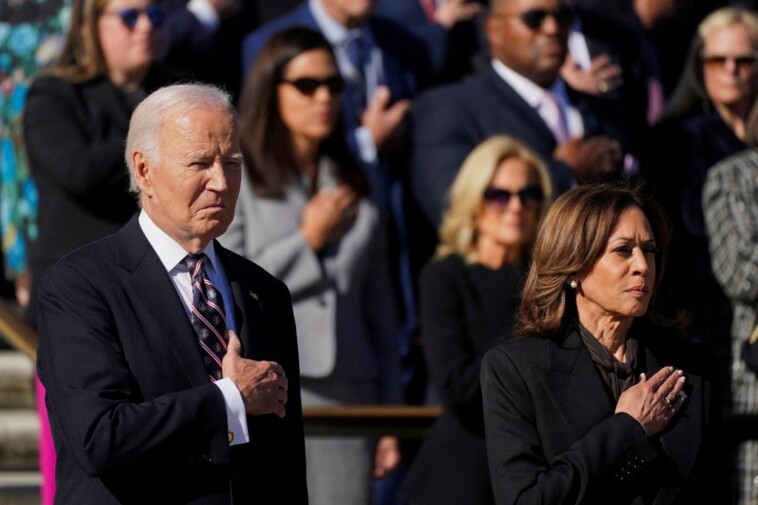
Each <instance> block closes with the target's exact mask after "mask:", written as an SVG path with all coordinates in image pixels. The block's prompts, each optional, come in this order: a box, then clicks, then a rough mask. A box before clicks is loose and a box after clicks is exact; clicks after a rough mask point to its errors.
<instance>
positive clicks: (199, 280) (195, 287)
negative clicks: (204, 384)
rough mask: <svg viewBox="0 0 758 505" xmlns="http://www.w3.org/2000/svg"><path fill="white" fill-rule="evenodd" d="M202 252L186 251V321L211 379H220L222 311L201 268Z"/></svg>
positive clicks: (221, 302)
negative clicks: (188, 281) (188, 290)
mask: <svg viewBox="0 0 758 505" xmlns="http://www.w3.org/2000/svg"><path fill="white" fill-rule="evenodd" d="M207 260H208V257H207V256H206V255H205V254H202V253H201V254H188V255H187V256H186V257H185V258H184V266H185V267H186V268H187V271H188V272H189V273H190V275H191V276H192V307H191V308H190V322H191V323H192V327H193V328H195V333H197V341H198V343H199V344H200V349H201V350H202V352H203V361H204V362H205V367H206V369H207V370H208V376H209V378H210V380H211V381H212V382H214V381H216V380H218V379H220V378H221V377H222V374H221V360H222V359H223V358H224V354H226V347H227V344H228V339H227V336H226V312H225V311H224V300H223V298H222V297H221V293H220V292H219V291H218V289H216V286H214V285H213V283H212V282H211V280H210V278H209V277H208V274H207V273H206V271H205V263H206V261H207Z"/></svg>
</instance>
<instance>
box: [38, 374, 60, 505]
mask: <svg viewBox="0 0 758 505" xmlns="http://www.w3.org/2000/svg"><path fill="white" fill-rule="evenodd" d="M34 381H35V386H36V394H37V414H38V415H39V429H40V430H39V431H40V432H39V470H40V474H41V475H42V485H41V486H40V505H53V496H54V495H55V448H54V447H53V436H52V435H51V433H50V424H49V423H48V421H47V409H46V408H45V387H44V386H43V385H42V383H41V382H40V381H39V377H37V376H35V377H34Z"/></svg>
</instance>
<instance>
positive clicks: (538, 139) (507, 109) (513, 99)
mask: <svg viewBox="0 0 758 505" xmlns="http://www.w3.org/2000/svg"><path fill="white" fill-rule="evenodd" d="M485 78H486V79H487V84H488V85H489V86H490V87H491V88H492V89H493V92H494V94H495V95H496V96H497V97H499V99H500V102H501V104H500V106H499V107H498V108H497V111H498V113H499V114H498V117H499V118H500V121H499V123H500V124H502V123H504V122H506V123H507V122H508V121H512V120H513V117H514V116H515V117H517V118H519V120H520V121H522V122H523V123H525V124H524V128H523V131H524V135H526V134H528V132H529V131H531V132H533V134H531V135H529V136H528V141H529V142H528V143H529V144H530V145H532V147H533V148H534V149H535V150H536V151H539V152H547V153H550V152H552V151H553V149H554V148H555V139H554V137H553V133H552V132H551V131H550V129H549V128H548V127H547V125H546V124H545V121H544V120H543V119H542V117H541V116H540V115H539V113H538V112H537V111H536V110H534V108H533V107H531V106H530V105H529V104H528V103H526V101H525V100H524V99H523V98H521V95H519V94H518V93H516V91H515V90H514V89H513V88H512V87H511V86H510V85H509V84H508V83H507V82H505V81H504V80H503V78H502V77H500V75H498V73H497V72H496V71H495V69H494V68H492V67H491V66H490V68H488V69H487V73H486V74H485ZM510 129H511V128H506V131H510Z"/></svg>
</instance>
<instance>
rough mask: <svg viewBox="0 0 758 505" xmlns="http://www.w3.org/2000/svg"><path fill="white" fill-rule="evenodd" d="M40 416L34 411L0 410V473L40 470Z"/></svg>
mask: <svg viewBox="0 0 758 505" xmlns="http://www.w3.org/2000/svg"><path fill="white" fill-rule="evenodd" d="M38 442H39V416H37V412H36V411H35V410H33V409H12V410H11V409H3V410H0V471H8V470H13V471H19V470H37V469H38V468H39V459H38V452H37V451H38V447H39V443H38Z"/></svg>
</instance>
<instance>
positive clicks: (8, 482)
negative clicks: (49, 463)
mask: <svg viewBox="0 0 758 505" xmlns="http://www.w3.org/2000/svg"><path fill="white" fill-rule="evenodd" d="M40 482H41V478H40V474H39V473H38V472H0V504H2V505H39V503H40Z"/></svg>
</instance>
